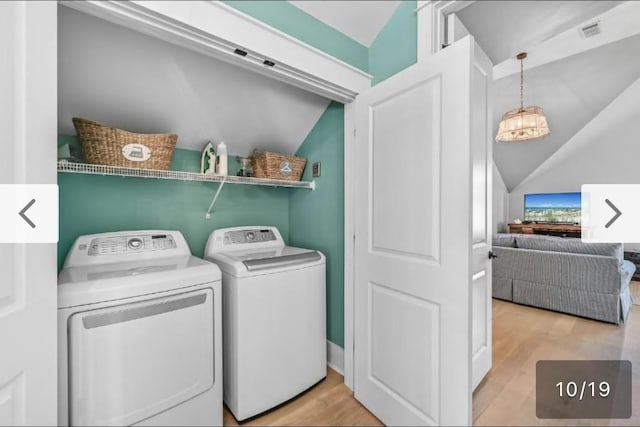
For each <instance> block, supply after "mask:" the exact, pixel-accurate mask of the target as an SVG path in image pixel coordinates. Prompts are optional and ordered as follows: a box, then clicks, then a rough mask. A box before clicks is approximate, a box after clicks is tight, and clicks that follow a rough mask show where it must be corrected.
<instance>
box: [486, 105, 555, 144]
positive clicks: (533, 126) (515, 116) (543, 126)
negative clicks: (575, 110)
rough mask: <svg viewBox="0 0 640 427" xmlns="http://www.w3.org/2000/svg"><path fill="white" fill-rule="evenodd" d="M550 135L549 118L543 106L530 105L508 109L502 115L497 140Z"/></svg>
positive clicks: (508, 140)
mask: <svg viewBox="0 0 640 427" xmlns="http://www.w3.org/2000/svg"><path fill="white" fill-rule="evenodd" d="M547 135H549V126H548V125H547V118H546V117H545V116H544V111H543V110H542V108H540V107H537V106H530V107H525V108H516V109H515V110H511V111H507V112H506V113H505V114H504V116H502V121H501V122H500V127H499V128H498V134H497V135H496V140H497V141H506V142H516V141H527V140H529V139H535V138H542V137H544V136H547Z"/></svg>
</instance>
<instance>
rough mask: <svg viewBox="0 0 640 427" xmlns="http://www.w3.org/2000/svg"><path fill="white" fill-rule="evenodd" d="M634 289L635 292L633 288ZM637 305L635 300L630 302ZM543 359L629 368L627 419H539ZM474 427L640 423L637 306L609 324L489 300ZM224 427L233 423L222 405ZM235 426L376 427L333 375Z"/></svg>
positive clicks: (639, 308) (330, 372) (639, 307)
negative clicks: (489, 334) (485, 365)
mask: <svg viewBox="0 0 640 427" xmlns="http://www.w3.org/2000/svg"><path fill="white" fill-rule="evenodd" d="M636 286H637V287H638V288H640V283H637V284H636ZM638 301H640V299H637V300H636V303H637V302H638ZM545 359H575V360H581V359H582V360H583V359H627V360H631V362H632V364H633V396H635V399H634V407H633V416H632V418H631V419H628V420H540V419H538V418H536V416H535V365H536V361H538V360H545ZM473 423H474V425H628V426H638V425H640V305H634V306H633V307H632V309H631V313H630V315H629V319H628V321H627V323H626V324H625V325H621V326H616V325H611V324H608V323H603V322H598V321H595V320H588V319H582V318H579V317H575V316H570V315H566V314H562V313H556V312H553V311H547V310H541V309H536V308H533V307H526V306H522V305H518V304H513V303H509V302H505V301H500V300H493V367H492V369H491V371H490V372H489V374H488V375H487V377H486V378H485V379H484V380H483V382H482V383H481V384H480V385H479V386H478V389H477V390H476V391H475V393H474V394H473ZM224 425H226V426H237V425H239V424H238V422H237V421H236V420H235V418H234V417H233V415H231V413H230V412H229V410H228V409H227V408H226V407H225V409H224ZM241 425H251V426H252V425H265V426H273V425H299V426H304V425H314V426H321V425H336V426H337V425H343V426H358V425H372V426H373V425H375V426H378V425H382V424H381V423H380V421H379V420H378V419H377V418H376V417H374V416H373V415H372V414H371V413H370V412H369V411H367V410H366V409H365V408H364V407H363V406H362V405H360V403H358V401H357V400H355V398H354V397H353V394H352V393H351V391H350V390H349V389H348V388H347V387H346V386H345V385H344V382H343V378H342V376H341V375H340V374H338V373H337V372H335V371H334V370H332V369H329V370H328V374H327V378H326V379H324V380H323V381H322V382H320V383H318V384H317V385H316V386H315V387H313V388H311V389H310V390H308V391H306V392H305V393H303V394H301V395H299V396H298V397H297V398H295V399H293V400H291V401H289V402H287V403H285V404H283V405H281V406H279V407H278V408H276V409H274V410H272V411H269V412H267V413H265V414H263V415H261V416H258V417H255V418H252V419H250V420H249V421H247V422H244V423H242V424H241Z"/></svg>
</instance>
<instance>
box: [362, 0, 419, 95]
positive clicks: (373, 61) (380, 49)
mask: <svg viewBox="0 0 640 427" xmlns="http://www.w3.org/2000/svg"><path fill="white" fill-rule="evenodd" d="M416 6H417V3H416V1H403V2H401V3H400V5H399V6H398V8H397V9H396V10H395V12H394V13H393V15H391V18H389V20H388V21H387V23H386V24H385V26H384V27H383V28H382V30H380V33H378V36H377V37H376V39H375V40H374V41H373V43H372V44H371V46H370V47H369V66H368V72H369V74H371V75H373V76H374V77H373V81H372V82H371V84H372V85H375V84H378V83H380V82H381V81H383V80H385V79H387V78H389V77H391V76H392V75H394V74H396V73H397V72H399V71H402V70H404V69H405V68H407V67H408V66H410V65H413V64H415V63H416V62H417V61H418V44H417V43H418V42H417V39H418V21H417V18H416V14H415V12H414V10H415V9H416Z"/></svg>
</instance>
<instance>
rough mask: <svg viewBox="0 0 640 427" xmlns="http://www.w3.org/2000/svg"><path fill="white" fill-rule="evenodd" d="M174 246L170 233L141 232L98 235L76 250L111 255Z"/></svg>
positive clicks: (162, 249)
mask: <svg viewBox="0 0 640 427" xmlns="http://www.w3.org/2000/svg"><path fill="white" fill-rule="evenodd" d="M175 248H176V242H175V239H174V238H173V236H172V235H170V234H143V235H133V236H113V237H98V238H95V239H92V240H91V242H90V243H89V244H88V245H87V244H86V243H80V244H79V246H78V248H77V249H78V250H81V251H82V250H86V251H88V252H87V254H88V255H89V256H98V255H112V254H123V253H133V252H153V251H166V250H170V249H175Z"/></svg>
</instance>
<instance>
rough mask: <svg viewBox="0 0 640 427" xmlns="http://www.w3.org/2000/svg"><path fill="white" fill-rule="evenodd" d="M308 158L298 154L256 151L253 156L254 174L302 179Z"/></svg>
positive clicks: (258, 176) (262, 176)
mask: <svg viewBox="0 0 640 427" xmlns="http://www.w3.org/2000/svg"><path fill="white" fill-rule="evenodd" d="M306 164H307V159H305V158H304V157H297V156H286V155H284V154H278V153H272V152H270V151H254V152H253V154H252V156H251V167H252V168H253V176H255V177H256V178H270V179H285V180H288V181H300V178H302V172H303V171H304V166H305V165H306Z"/></svg>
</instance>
